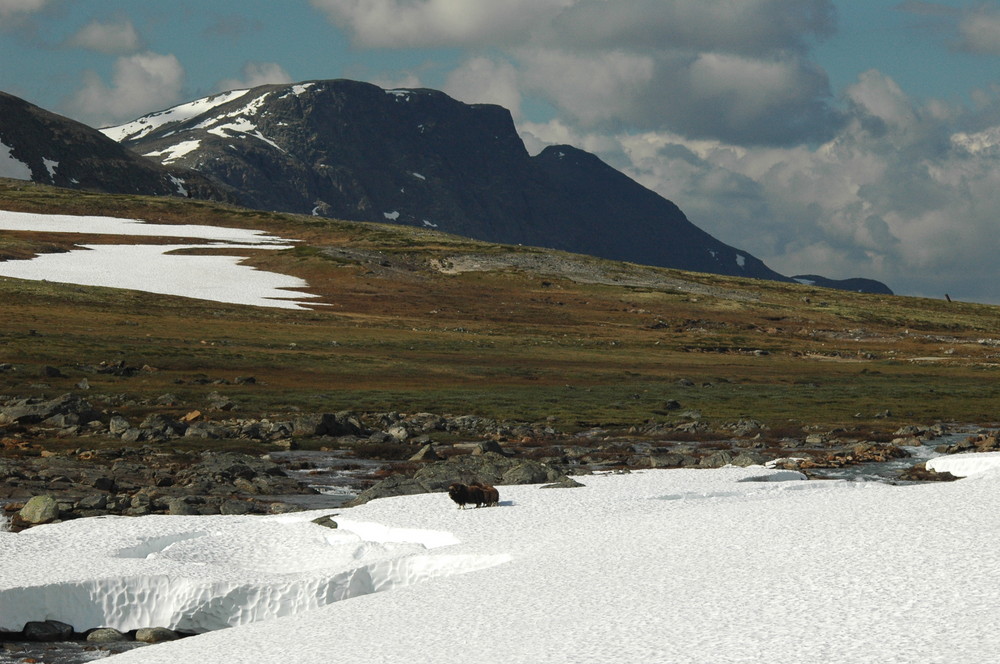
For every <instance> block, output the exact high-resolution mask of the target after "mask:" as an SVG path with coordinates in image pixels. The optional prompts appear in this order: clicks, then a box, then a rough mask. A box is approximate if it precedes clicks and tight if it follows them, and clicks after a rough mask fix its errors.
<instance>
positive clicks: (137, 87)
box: [67, 51, 184, 126]
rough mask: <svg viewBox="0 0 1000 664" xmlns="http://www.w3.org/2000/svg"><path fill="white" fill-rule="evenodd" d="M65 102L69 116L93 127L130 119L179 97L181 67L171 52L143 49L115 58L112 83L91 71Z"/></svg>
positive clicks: (182, 82)
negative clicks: (160, 52)
mask: <svg viewBox="0 0 1000 664" xmlns="http://www.w3.org/2000/svg"><path fill="white" fill-rule="evenodd" d="M83 81H84V82H83V86H82V87H81V88H80V89H79V90H77V92H76V93H75V94H74V95H73V96H72V97H71V98H70V100H69V101H68V103H67V107H68V109H69V112H70V115H72V116H73V117H76V118H78V119H80V120H82V121H83V122H87V123H89V124H91V125H93V126H103V125H106V124H110V123H113V122H118V121H122V120H131V119H134V118H136V117H138V116H140V115H143V114H145V113H148V112H151V111H156V110H161V109H163V108H167V107H169V106H171V105H172V104H175V103H176V102H177V101H179V99H180V95H181V89H182V87H183V84H184V68H183V67H182V66H181V64H180V62H179V61H178V60H177V58H176V56H174V55H172V54H168V55H161V54H159V53H153V52H150V51H146V52H144V53H137V54H135V55H130V56H123V57H120V58H118V59H117V60H116V61H115V65H114V73H113V75H112V83H111V85H108V84H106V83H105V82H104V81H103V80H102V79H101V77H100V76H99V75H98V74H97V73H96V72H93V71H87V72H85V73H84V75H83Z"/></svg>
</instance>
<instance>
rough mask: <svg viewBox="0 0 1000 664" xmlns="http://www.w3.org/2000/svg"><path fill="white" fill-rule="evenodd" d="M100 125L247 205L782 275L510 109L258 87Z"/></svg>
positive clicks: (350, 88) (314, 86)
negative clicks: (525, 123)
mask: <svg viewBox="0 0 1000 664" xmlns="http://www.w3.org/2000/svg"><path fill="white" fill-rule="evenodd" d="M103 131H104V133H105V134H106V135H108V136H110V137H113V138H115V139H116V140H120V141H122V143H123V144H124V145H126V146H128V147H130V148H131V149H133V150H135V151H136V152H138V153H140V154H143V155H146V156H149V157H152V158H155V159H158V160H160V161H161V163H163V164H167V165H180V166H185V167H189V168H192V169H194V170H197V171H199V172H202V173H204V174H206V175H208V176H210V177H212V178H215V179H217V180H219V181H221V182H223V183H225V184H226V185H228V186H230V187H232V188H233V189H234V190H236V191H238V192H239V194H238V195H239V202H240V203H241V204H243V205H247V206H249V207H255V208H260V209H269V210H278V211H287V212H300V213H312V214H316V215H321V216H327V217H336V218H343V219H349V220H359V221H381V222H386V221H390V222H394V223H401V224H409V225H416V226H427V227H432V228H438V229H440V230H443V231H448V232H451V233H455V234H458V235H464V236H467V237H472V238H476V239H480V240H487V241H491V242H503V243H508V244H529V245H537V246H544V247H552V248H556V249H563V250H568V251H574V252H582V253H588V254H593V255H596V256H601V257H604V258H611V259H616V260H626V261H631V262H636V263H644V264H650V265H659V266H666V267H677V268H683V269H688V270H697V271H703V272H712V273H719V274H728V275H734V276H748V277H757V278H764V279H772V280H781V281H786V280H787V278H786V277H784V276H782V275H780V274H778V273H776V272H774V271H773V270H770V269H769V268H768V267H767V266H766V265H764V264H763V262H761V261H760V260H758V259H756V258H754V257H753V256H751V255H750V254H748V253H746V252H744V251H740V250H738V249H735V248H733V247H730V246H728V245H726V244H724V243H722V242H720V241H719V240H717V239H715V238H713V237H712V236H711V235H709V234H708V233H705V232H704V231H702V230H701V229H699V228H698V227H696V226H695V225H694V224H692V223H691V222H690V221H688V219H687V218H686V217H685V216H684V214H683V213H682V212H681V211H680V209H678V208H677V206H676V205H674V204H673V203H671V202H670V201H668V200H666V199H664V198H663V197H662V196H660V195H658V194H656V193H655V192H652V191H650V190H648V189H646V188H645V187H642V186H641V185H639V184H638V183H636V182H635V181H633V180H631V179H629V178H628V177H626V176H625V175H623V174H621V173H620V172H618V171H616V170H614V169H613V168H611V167H610V166H608V165H607V164H605V163H603V162H602V161H601V160H600V159H598V158H597V157H595V156H594V155H591V154H588V153H586V152H583V151H581V150H578V149H576V148H572V147H570V146H553V147H550V148H548V149H547V150H545V151H543V152H542V153H541V154H539V155H537V156H535V157H532V156H530V155H529V154H528V152H527V150H526V149H525V147H524V144H523V142H522V141H521V139H520V137H519V136H518V134H517V131H516V129H515V127H514V123H513V121H512V119H511V116H510V113H509V112H508V111H507V110H506V109H504V108H501V107H499V106H494V105H490V104H471V105H470V104H464V103H461V102H458V101H456V100H454V99H452V98H450V97H448V96H447V95H445V94H444V93H442V92H437V91H434V90H425V89H421V90H383V89H381V88H379V87H377V86H374V85H370V84H367V83H359V82H355V81H345V80H335V81H314V82H309V83H302V84H296V85H267V86H261V87H258V88H254V89H252V90H248V91H234V92H231V93H226V94H224V95H217V96H216V97H212V98H206V99H202V100H197V101H195V102H191V103H190V104H185V105H182V106H179V107H175V108H173V109H168V110H167V111H163V112H160V113H156V114H152V115H150V116H146V117H144V118H140V119H139V120H136V121H134V122H132V123H128V124H126V125H122V126H119V127H112V128H107V129H104V130H103Z"/></svg>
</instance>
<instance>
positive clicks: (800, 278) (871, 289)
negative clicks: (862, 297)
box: [792, 274, 893, 295]
mask: <svg viewBox="0 0 1000 664" xmlns="http://www.w3.org/2000/svg"><path fill="white" fill-rule="evenodd" d="M792 279H794V280H795V281H797V282H799V283H800V284H805V285H807V286H821V287H823V288H836V289H837V290H846V291H854V292H855V293H877V294H880V295H892V294H893V292H892V289H890V288H889V287H888V286H886V285H885V284H883V283H882V282H881V281H875V280H874V279H862V278H860V277H856V278H853V279H827V278H826V277H821V276H819V275H816V274H797V275H795V276H794V277H792Z"/></svg>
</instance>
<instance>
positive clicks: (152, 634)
mask: <svg viewBox="0 0 1000 664" xmlns="http://www.w3.org/2000/svg"><path fill="white" fill-rule="evenodd" d="M178 638H180V637H179V636H178V634H177V632H175V631H173V630H172V629H167V628H166V627H141V628H139V629H137V630H136V632H135V640H136V641H142V642H143V643H162V642H164V641H176V640H177V639H178Z"/></svg>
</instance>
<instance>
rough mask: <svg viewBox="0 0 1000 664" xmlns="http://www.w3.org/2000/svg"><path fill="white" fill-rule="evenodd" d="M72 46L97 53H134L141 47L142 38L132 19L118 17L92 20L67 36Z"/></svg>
mask: <svg viewBox="0 0 1000 664" xmlns="http://www.w3.org/2000/svg"><path fill="white" fill-rule="evenodd" d="M67 43H69V44H70V45H72V46H78V47H80V48H85V49H87V50H91V51H97V52H98V53H107V54H118V53H134V52H135V51H138V50H139V49H141V48H142V40H141V39H140V38H139V33H138V32H137V31H136V29H135V26H134V25H132V21H130V20H128V19H127V18H119V19H115V20H113V21H109V22H101V21H98V20H96V19H95V20H93V21H90V22H89V23H87V25H85V26H83V27H82V28H80V30H78V31H77V32H76V34H74V35H73V36H72V37H70V38H69V40H68V42H67Z"/></svg>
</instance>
